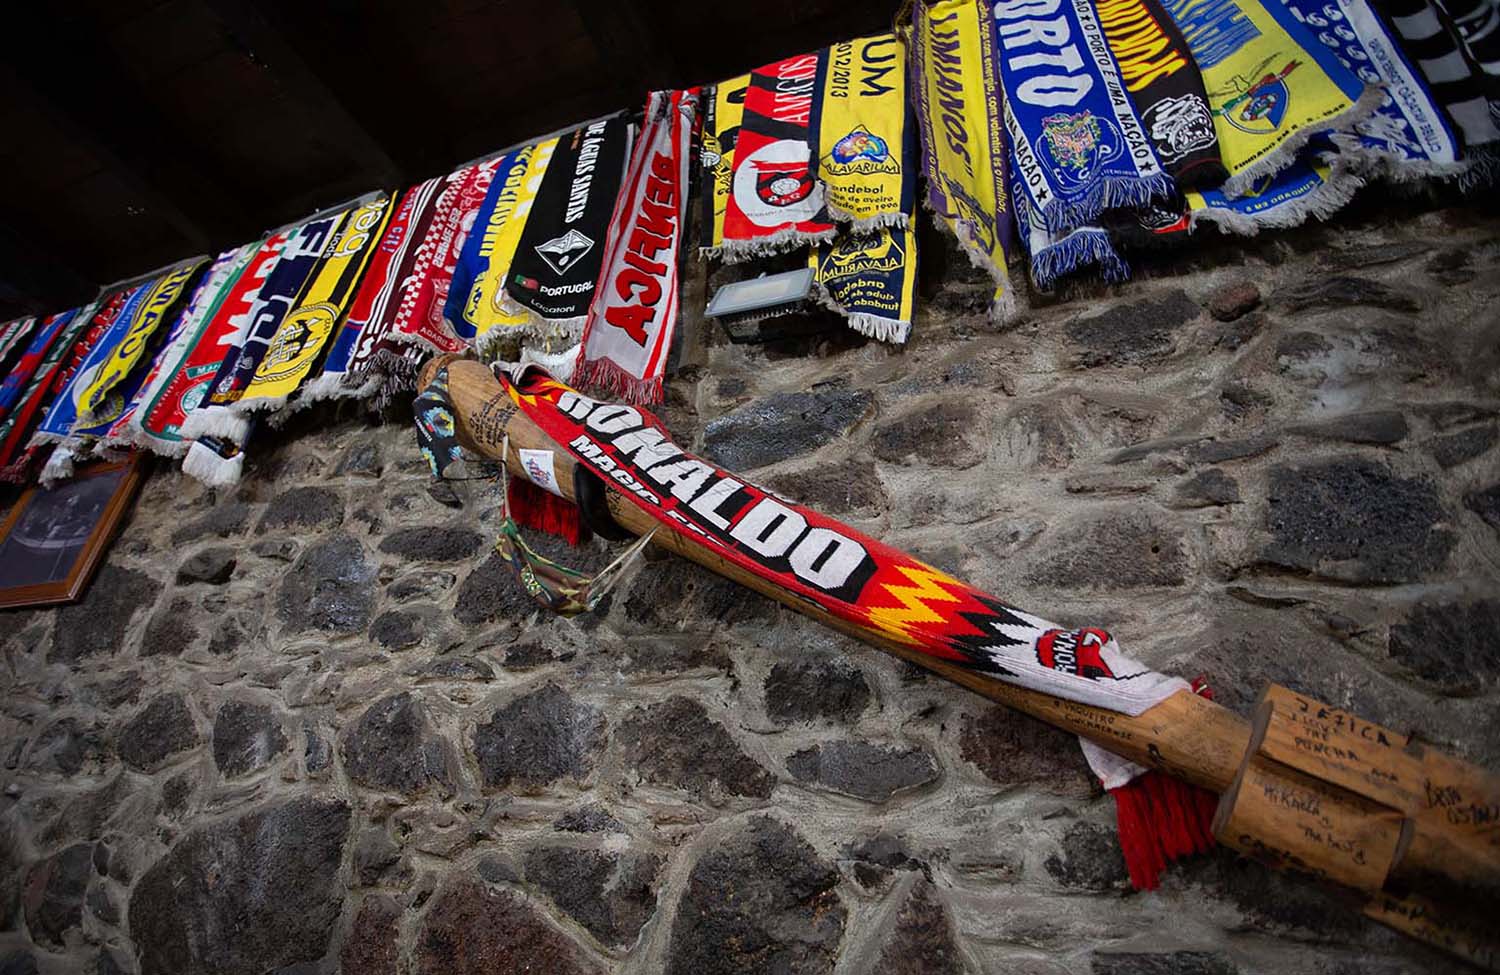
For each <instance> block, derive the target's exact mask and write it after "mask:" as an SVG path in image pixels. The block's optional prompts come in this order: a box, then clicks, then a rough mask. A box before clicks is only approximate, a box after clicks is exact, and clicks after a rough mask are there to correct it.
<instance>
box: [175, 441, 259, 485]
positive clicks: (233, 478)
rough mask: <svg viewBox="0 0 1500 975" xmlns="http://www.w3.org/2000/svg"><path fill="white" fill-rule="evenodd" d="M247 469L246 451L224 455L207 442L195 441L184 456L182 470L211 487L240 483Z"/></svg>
mask: <svg viewBox="0 0 1500 975" xmlns="http://www.w3.org/2000/svg"><path fill="white" fill-rule="evenodd" d="M244 469H245V452H244V451H240V452H238V453H236V454H235V455H234V456H233V457H222V456H220V455H219V452H218V451H216V450H214V449H213V448H212V447H209V446H207V445H206V444H201V443H194V444H193V446H192V447H190V448H189V449H188V452H187V456H186V457H183V458H182V472H183V473H184V474H187V475H188V476H189V477H194V478H197V479H198V480H199V481H202V482H203V483H204V484H207V485H208V486H209V487H231V486H233V485H235V484H238V483H240V476H241V475H242V474H243V473H244Z"/></svg>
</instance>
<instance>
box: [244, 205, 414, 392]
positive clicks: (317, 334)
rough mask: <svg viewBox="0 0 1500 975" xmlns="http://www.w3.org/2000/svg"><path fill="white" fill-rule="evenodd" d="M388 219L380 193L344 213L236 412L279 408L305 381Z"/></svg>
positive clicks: (388, 206) (274, 337) (346, 303)
mask: <svg viewBox="0 0 1500 975" xmlns="http://www.w3.org/2000/svg"><path fill="white" fill-rule="evenodd" d="M390 218H391V200H390V197H388V196H380V197H377V198H376V199H374V200H371V201H370V202H368V203H365V204H363V205H362V206H360V207H358V208H356V209H354V210H352V211H350V212H349V213H347V214H345V216H344V219H343V224H342V226H341V227H340V228H339V231H338V233H336V234H335V235H334V236H333V237H332V238H331V239H330V240H329V242H328V246H327V247H326V248H325V249H324V251H323V257H322V260H321V261H320V262H319V264H318V267H317V270H316V271H314V272H313V277H312V279H311V280H310V281H309V282H308V283H307V285H306V287H304V288H303V290H302V294H301V295H300V300H299V301H298V304H297V307H296V308H294V309H292V310H291V311H290V312H288V313H287V316H286V318H285V319H284V320H283V321H282V323H281V327H280V328H278V329H277V330H276V334H275V335H274V336H273V337H272V338H271V344H270V345H268V346H267V347H266V353H265V355H264V356H263V357H262V358H261V360H260V365H259V366H257V367H256V370H255V376H254V377H253V378H252V379H251V380H250V384H249V385H248V386H246V387H245V394H244V396H242V397H241V398H240V401H239V402H238V403H237V404H235V406H234V410H235V412H237V413H240V412H250V411H254V410H266V409H277V408H279V407H281V406H283V405H285V403H286V401H287V398H288V397H289V396H291V395H292V393H294V392H296V391H297V388H298V387H299V386H301V385H302V381H303V380H304V379H306V378H307V376H308V374H309V373H310V372H311V371H312V368H313V365H314V364H315V363H316V362H317V361H318V360H319V359H320V358H321V357H322V354H323V348H324V346H326V345H327V344H328V339H329V336H331V335H332V334H333V332H334V327H335V326H336V325H338V323H339V322H340V321H341V320H342V319H343V317H344V313H345V312H346V311H348V309H349V301H350V299H351V298H352V297H353V296H354V289H355V287H356V286H357V285H358V284H359V279H360V276H361V275H362V274H363V273H364V270H365V265H366V264H368V263H369V261H370V255H371V254H373V253H374V251H375V244H376V243H377V242H379V240H380V235H381V234H382V233H383V232H384V231H385V225H386V223H387V221H389V220H390Z"/></svg>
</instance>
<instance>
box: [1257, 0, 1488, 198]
mask: <svg viewBox="0 0 1500 975" xmlns="http://www.w3.org/2000/svg"><path fill="white" fill-rule="evenodd" d="M1283 2H1284V3H1285V4H1286V8H1287V10H1288V11H1289V12H1290V13H1291V14H1292V16H1293V17H1296V18H1297V20H1299V21H1301V22H1302V24H1303V25H1304V26H1306V27H1307V28H1308V30H1309V31H1311V32H1312V34H1313V35H1314V36H1315V37H1317V39H1318V40H1319V41H1320V42H1321V43H1322V44H1323V45H1324V46H1325V47H1328V48H1329V49H1331V50H1332V51H1333V53H1334V56H1335V57H1337V58H1338V59H1339V61H1340V62H1342V63H1343V65H1344V67H1346V68H1348V69H1349V70H1351V71H1353V72H1354V73H1355V74H1356V75H1358V76H1359V78H1360V80H1361V81H1363V82H1364V83H1365V84H1367V85H1378V86H1381V87H1382V88H1383V89H1384V97H1383V99H1382V100H1381V103H1380V107H1378V108H1377V109H1376V110H1375V112H1374V114H1372V115H1371V116H1370V117H1369V118H1366V119H1364V120H1363V121H1360V122H1356V123H1355V124H1354V131H1353V132H1347V131H1342V132H1341V131H1335V132H1332V133H1329V134H1328V135H1327V136H1326V139H1327V140H1328V141H1329V142H1331V143H1332V145H1333V146H1334V147H1335V148H1336V150H1337V151H1338V152H1340V153H1341V154H1342V155H1344V156H1345V157H1346V159H1347V161H1348V163H1349V164H1350V165H1352V166H1353V167H1354V168H1355V169H1356V170H1357V171H1359V172H1360V173H1361V174H1364V175H1368V176H1388V177H1389V178H1391V179H1394V180H1397V181H1405V180H1413V179H1421V178H1424V177H1444V176H1456V175H1458V174H1459V173H1461V172H1463V171H1464V169H1466V168H1467V163H1464V162H1460V161H1459V156H1460V154H1461V152H1462V149H1461V146H1460V143H1459V141H1458V136H1457V135H1456V134H1455V133H1454V131H1453V128H1452V126H1451V125H1450V124H1449V122H1448V118H1447V116H1446V115H1445V114H1444V112H1443V110H1442V108H1441V107H1439V105H1438V103H1437V100H1436V99H1435V98H1434V97H1433V93H1432V91H1431V89H1430V88H1428V86H1427V80H1426V79H1425V78H1423V77H1422V74H1421V72H1420V71H1419V70H1418V69H1417V67H1416V65H1415V64H1413V63H1412V62H1411V61H1410V60H1408V58H1407V56H1406V54H1405V53H1403V52H1402V50H1401V48H1400V46H1399V45H1398V44H1397V42H1396V39H1395V37H1394V36H1393V35H1392V34H1391V33H1390V31H1389V30H1388V28H1387V27H1386V25H1385V22H1384V21H1383V20H1382V19H1381V18H1380V17H1379V16H1378V15H1377V14H1376V13H1375V11H1374V10H1373V9H1371V7H1370V4H1369V3H1368V2H1367V0H1283Z"/></svg>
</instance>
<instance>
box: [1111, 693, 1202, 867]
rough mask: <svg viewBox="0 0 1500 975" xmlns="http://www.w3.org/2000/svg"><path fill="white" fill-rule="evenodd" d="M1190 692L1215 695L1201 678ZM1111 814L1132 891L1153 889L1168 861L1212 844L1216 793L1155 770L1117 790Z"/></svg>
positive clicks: (1188, 854)
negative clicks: (1117, 831) (1113, 815)
mask: <svg viewBox="0 0 1500 975" xmlns="http://www.w3.org/2000/svg"><path fill="white" fill-rule="evenodd" d="M1193 692H1194V693H1195V694H1202V695H1203V696H1204V697H1206V698H1210V699H1212V698H1213V696H1214V695H1213V691H1212V690H1210V689H1209V687H1208V685H1207V683H1206V682H1205V681H1204V679H1203V678H1202V677H1198V678H1195V679H1194V680H1193ZM1109 794H1110V795H1112V796H1114V797H1115V817H1116V820H1117V822H1118V823H1119V828H1120V852H1121V853H1123V854H1125V869H1127V870H1128V871H1130V885H1131V886H1132V887H1134V888H1135V889H1136V890H1155V889H1156V888H1157V885H1158V884H1160V883H1161V873H1162V871H1163V870H1165V869H1166V868H1167V864H1169V863H1171V862H1172V861H1174V860H1179V859H1181V858H1182V857H1186V856H1192V855H1193V854H1195V853H1207V852H1208V851H1209V850H1211V849H1213V848H1214V836H1213V832H1212V823H1213V818H1214V810H1215V809H1216V808H1218V805H1219V797H1218V796H1216V795H1214V794H1213V793H1212V792H1210V791H1209V790H1207V789H1203V788H1199V787H1198V786H1196V785H1189V784H1188V783H1186V782H1183V781H1182V780H1181V779H1175V778H1173V777H1172V776H1170V775H1167V774H1166V773H1164V772H1158V771H1157V770H1155V769H1152V770H1150V771H1148V772H1147V773H1146V774H1145V775H1140V776H1137V777H1136V778H1134V779H1132V780H1131V781H1130V782H1128V783H1127V784H1125V785H1123V786H1121V787H1120V788H1118V789H1111V790H1109Z"/></svg>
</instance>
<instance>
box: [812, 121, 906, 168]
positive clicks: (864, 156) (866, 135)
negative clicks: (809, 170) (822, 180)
mask: <svg viewBox="0 0 1500 975" xmlns="http://www.w3.org/2000/svg"><path fill="white" fill-rule="evenodd" d="M823 171H824V172H825V173H829V174H832V175H836V176H844V175H848V174H850V173H859V174H860V175H862V176H868V175H871V174H873V173H889V174H891V175H896V174H898V173H900V172H901V164H900V163H899V162H897V161H896V159H895V158H893V157H892V156H891V147H890V144H889V143H887V142H886V141H885V140H884V139H882V138H881V137H880V136H878V135H876V134H875V133H873V132H871V131H870V130H869V129H868V128H866V127H865V126H863V125H861V126H857V127H856V128H855V129H854V130H853V131H852V132H850V133H849V134H848V135H846V136H844V137H843V138H842V139H840V140H839V141H838V142H835V143H834V144H833V150H832V151H831V152H830V153H829V154H828V155H827V156H826V157H825V158H824V159H823Z"/></svg>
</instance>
